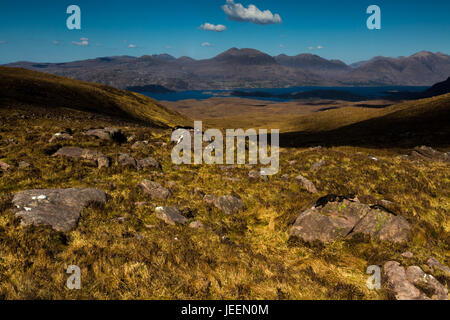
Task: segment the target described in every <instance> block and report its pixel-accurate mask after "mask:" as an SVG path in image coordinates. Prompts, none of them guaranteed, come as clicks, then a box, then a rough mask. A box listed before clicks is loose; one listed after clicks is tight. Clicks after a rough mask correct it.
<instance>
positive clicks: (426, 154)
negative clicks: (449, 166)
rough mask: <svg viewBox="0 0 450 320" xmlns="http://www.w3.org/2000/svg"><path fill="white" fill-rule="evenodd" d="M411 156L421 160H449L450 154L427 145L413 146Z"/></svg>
mask: <svg viewBox="0 0 450 320" xmlns="http://www.w3.org/2000/svg"><path fill="white" fill-rule="evenodd" d="M411 156H412V157H413V158H417V159H422V160H435V161H443V162H450V154H449V153H448V152H447V153H443V152H439V151H437V150H434V149H433V148H431V147H427V146H421V147H416V148H414V151H412V152H411Z"/></svg>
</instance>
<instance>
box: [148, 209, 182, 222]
mask: <svg viewBox="0 0 450 320" xmlns="http://www.w3.org/2000/svg"><path fill="white" fill-rule="evenodd" d="M155 214H156V217H157V218H158V219H161V220H163V221H164V222H165V223H167V224H170V225H177V224H180V225H184V224H186V222H187V221H188V219H186V218H185V217H184V216H182V215H181V214H180V211H179V210H178V209H177V208H175V207H157V208H156V209H155Z"/></svg>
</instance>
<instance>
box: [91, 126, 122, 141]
mask: <svg viewBox="0 0 450 320" xmlns="http://www.w3.org/2000/svg"><path fill="white" fill-rule="evenodd" d="M84 134H85V135H87V136H94V137H97V138H99V139H102V140H107V141H116V142H125V141H126V140H127V139H126V137H125V136H124V135H123V134H122V132H121V131H120V129H117V128H104V129H91V130H88V131H86V132H85V133H84Z"/></svg>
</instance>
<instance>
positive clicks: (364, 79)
mask: <svg viewBox="0 0 450 320" xmlns="http://www.w3.org/2000/svg"><path fill="white" fill-rule="evenodd" d="M5 66H10V67H21V68H27V69H31V70H37V71H44V72H47V73H52V74H56V75H60V76H65V77H71V78H75V79H78V80H84V81H90V82H96V83H101V84H105V85H109V86H112V87H116V88H127V87H142V86H149V85H159V86H163V87H166V88H168V89H170V90H177V91H181V90H209V89H238V88H267V87H292V86H341V85H342V86H348V85H354V86H383V85H386V86H388V85H404V86H425V85H426V86H428V85H432V84H434V83H437V82H440V81H443V80H445V79H447V78H448V76H449V75H450V56H449V55H446V54H443V53H440V52H437V53H432V52H429V51H420V52H418V53H415V54H413V55H410V56H408V57H398V58H390V57H381V56H377V57H374V58H372V59H370V60H368V61H361V62H357V63H355V64H351V65H347V64H345V63H344V62H342V61H340V60H336V59H331V60H327V59H325V58H322V57H320V56H318V55H314V54H309V53H303V54H298V55H296V56H288V55H285V54H280V55H278V56H270V55H268V54H266V53H264V52H261V51H258V50H256V49H250V48H243V49H238V48H231V49H229V50H226V51H224V52H222V53H220V54H218V55H216V56H215V57H212V58H209V59H202V60H195V59H192V58H189V57H186V56H183V57H179V58H175V57H173V56H171V55H168V54H156V55H144V56H141V57H130V56H116V57H100V58H96V59H88V60H81V61H73V62H65V63H39V62H23V61H22V62H16V63H11V64H7V65H5Z"/></svg>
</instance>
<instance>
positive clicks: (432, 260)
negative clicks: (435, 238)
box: [427, 257, 450, 276]
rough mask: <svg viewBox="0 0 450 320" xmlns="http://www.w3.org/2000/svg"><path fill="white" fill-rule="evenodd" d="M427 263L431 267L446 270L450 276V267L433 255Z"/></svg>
mask: <svg viewBox="0 0 450 320" xmlns="http://www.w3.org/2000/svg"><path fill="white" fill-rule="evenodd" d="M427 264H428V266H429V267H430V268H431V269H433V270H435V269H439V270H441V271H444V272H446V273H447V274H448V275H449V276H450V268H449V267H447V266H445V265H443V264H442V263H440V262H439V261H438V260H437V259H436V258H433V257H431V258H430V259H428V261H427Z"/></svg>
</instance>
